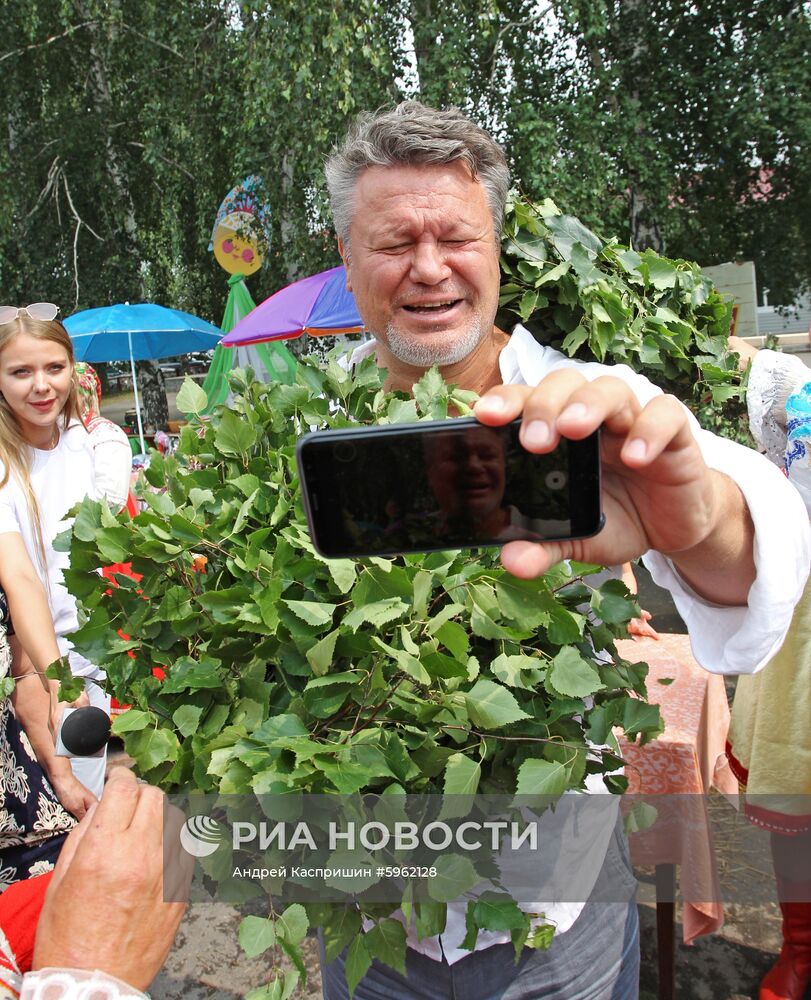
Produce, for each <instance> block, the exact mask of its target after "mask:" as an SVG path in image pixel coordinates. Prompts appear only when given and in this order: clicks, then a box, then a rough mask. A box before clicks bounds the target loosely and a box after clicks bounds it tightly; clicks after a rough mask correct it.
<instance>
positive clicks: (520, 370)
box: [352, 326, 811, 965]
mask: <svg viewBox="0 0 811 1000" xmlns="http://www.w3.org/2000/svg"><path fill="white" fill-rule="evenodd" d="M376 346H377V345H376V343H375V341H374V340H372V341H370V342H368V343H366V344H363V345H361V346H360V347H359V348H358V349H357V350H356V351H355V352H354V353H353V355H352V361H353V362H356V361H360V360H361V359H362V358H364V357H368V356H369V355H371V354H373V353H374V351H375V348H376ZM499 367H500V370H501V378H502V382H503V383H504V384H517V385H537V384H538V383H539V382H540V381H541V380H542V379H544V378H546V376H547V375H549V374H550V373H551V372H553V371H556V370H558V369H560V368H574V367H576V368H577V370H578V372H579V373H580V374H581V375H583V376H584V377H585V378H586V379H588V380H593V379H596V378H599V377H600V376H603V375H613V376H614V377H616V378H620V379H622V381H623V382H626V383H627V384H628V385H629V386H630V387H631V388H632V389H633V391H634V393H635V394H636V396H637V398H638V399H639V401H640V402H641V403H642V404H643V405H645V404H646V403H648V402H649V401H650V400H651V399H653V398H654V397H655V396H659V395H662V390H661V389H659V388H658V387H657V386H655V385H653V384H652V383H651V382H649V381H648V380H647V379H646V378H645V377H644V376H643V375H639V374H637V373H636V372H634V371H633V370H632V369H631V368H629V367H628V366H627V365H611V366H609V365H603V364H599V363H597V362H580V361H576V360H574V359H573V358H568V357H566V356H565V355H564V354H561V353H560V352H559V351H556V350H554V349H553V348H551V347H544V346H543V345H541V344H539V343H538V342H537V341H536V340H535V338H534V337H533V336H532V334H531V333H529V331H528V330H526V329H525V328H524V327H522V326H517V327H516V328H515V329H514V331H513V333H512V335H511V337H510V340H509V342H508V343H507V345H506V346H505V347H504V349H503V350H502V352H501V354H500V356H499ZM690 419H691V425H692V428H693V432H694V434H695V436H696V439H697V440H698V443H699V446H700V448H701V452H702V455H703V457H704V461H705V462H706V463H707V465H708V466H709V467H710V468H711V469H715V470H717V471H719V472H722V473H724V474H726V475H727V476H729V478H730V479H732V480H733V481H734V482H735V483H736V484H737V485H738V487H739V488H740V490H741V492H742V493H743V495H744V497H745V498H746V502H747V504H748V506H749V511H750V514H751V517H752V521H753V523H754V527H755V542H754V546H755V551H754V556H755V566H756V570H757V576H756V578H755V582H754V583H753V584H752V587H751V589H750V591H749V602H748V605H747V606H744V607H722V606H718V605H715V604H712V603H710V602H708V601H706V600H704V599H703V598H701V597H699V596H698V595H697V594H696V593H695V591H693V590H692V588H691V587H690V586H689V585H688V584H686V583H685V582H684V581H683V580H682V579H681V577H680V576H679V574H678V572H677V571H676V569H675V567H674V566H673V564H672V563H671V562H670V560H668V559H666V558H665V557H664V556H662V555H661V554H660V553H658V552H647V553H645V555H644V557H643V558H644V562H645V565H646V566H647V567H648V569H649V570H650V572H651V575H652V576H653V579H654V580H655V582H656V583H658V584H659V585H660V586H662V587H666V588H667V589H668V590H669V591H670V593H671V595H672V597H673V600H674V602H675V604H676V607H677V608H678V611H679V614H680V615H681V616H682V618H683V619H684V622H685V624H686V626H687V629H688V631H689V633H690V642H691V646H692V649H693V655H694V656H695V658H696V660H697V661H698V662H699V663H700V664H701V665H702V666H703V667H705V668H706V669H707V670H710V671H712V672H713V673H721V674H746V673H754V672H755V671H757V670H760V669H761V668H762V667H764V666H765V665H766V664H767V663H768V662H769V660H771V658H772V656H773V655H774V653H775V652H776V651H777V649H778V648H779V647H780V645H781V644H782V642H783V639H784V638H785V635H786V632H787V631H788V627H789V624H790V622H791V616H792V612H793V610H794V605H795V604H796V603H797V601H798V600H799V599H800V595H801V594H802V591H803V587H804V585H805V581H806V578H807V577H808V567H809V560H810V559H811V533H810V532H809V527H808V518H807V516H806V512H805V508H804V506H803V503H802V500H801V499H800V497H799V495H798V494H797V492H796V490H794V488H793V487H792V486H791V485H790V484H789V482H788V481H787V480H786V478H785V476H783V475H782V474H781V473H780V472H779V471H778V470H777V469H776V468H775V467H774V466H773V465H771V463H770V462H768V461H767V460H766V459H764V458H763V457H762V456H761V455H758V454H757V453H756V452H754V451H752V450H751V449H749V448H745V447H743V446H742V445H739V444H736V443H735V442H734V441H729V440H727V439H725V438H720V437H717V436H716V435H714V434H711V433H710V432H709V431H705V430H702V429H701V428H700V427H699V425H698V422H697V421H696V420H695V418H693V417H692V416H691V418H690ZM590 777H591V778H596V779H597V781H596V782H595V781H592V782H589V781H588V780H587V785H589V786H590V787H589V791H593V792H600V791H604V786H603V784H602V780H601V779H600V776H599V775H592V776H590ZM576 794H577V793H573V795H576ZM566 798H567V796H564V799H566ZM612 798H613V801H614V802H615V803H616V806H615V809H614V811H613V812H610V811H609V810H608V809H606V810H599V811H595V816H596V815H599V816H600V817H601V822H599V823H595V824H589V827H590V828H589V829H584V828H583V825H582V824H581V826H580V827H579V828H578V830H577V851H578V857H577V858H573V857H570V858H568V859H567V861H566V864H567V866H568V868H569V871H571V872H573V873H574V872H577V874H578V882H579V883H580V886H581V887H584V888H585V885H586V883H589V882H590V886H591V888H593V887H594V884H595V882H596V879H597V875H598V874H599V871H600V868H601V867H602V862H603V859H604V858H605V853H606V850H607V847H608V843H609V841H610V839H611V834H612V831H613V822H612V820H611V816H612V815H613V816H614V817H615V816H616V809H617V808H618V806H619V797H618V796H617V797H612ZM561 804H563V802H562V803H561ZM603 814H604V815H603ZM571 822H572V819H571V815H569V811H568V810H567V809H566V808H565V807H563V808H561V807H558V808H556V810H555V812H554V813H551V812H550V811H549V810H547V812H546V813H544V815H543V817H542V820H541V830H542V831H543V832H542V834H541V841H540V842H541V843H543V841H544V840H547V841H551V840H553V839H554V842H555V844H556V845H560V844H563V845H567V844H570V843H571V840H570V833H569V830H570V824H571ZM592 826H593V829H592V828H591V827H592ZM589 892H590V889H588V890H587V891H585V892H584V893H583V898H584V899H586V898H587V897H588V894H589ZM584 905H585V904H584V903H571V902H551V903H543V902H538V903H532V904H522V905H521V908H522V909H524V910H527V911H529V912H540V913H543V914H544V916H545V919H546V922H550V923H553V924H554V925H555V928H556V934H562V933H565V931H567V930H569V928H570V927H571V926H572V925H573V924H574V922H575V920H577V918H578V917H579V916H580V913H581V912H582V910H583V907H584ZM465 908H466V904H465V903H464V902H463V901H460V902H459V903H452V904H449V905H448V916H447V923H446V927H445V931H444V932H443V934H442V935H441V936H440V937H434V938H428V939H425V940H423V941H418V940H417V937H416V934H415V933H414V932H413V930H412V929H409V933H408V946H409V948H413V949H414V950H415V951H418V952H421V953H422V954H424V955H427V956H428V957H430V958H433V959H436V960H437V961H439V960H440V959H441V958H442V956H443V954H444V957H445V959H446V961H447V962H448V963H449V964H451V965H453V964H454V963H455V962H458V961H459V960H460V959H462V958H465V957H467V956H468V955H469V954H470V952H469V951H466V950H464V949H462V948H460V947H459V946H460V944H461V943H462V941H463V939H464V937H465V932H466V928H465ZM509 941H510V936H509V935H508V934H504V933H496V932H490V931H486V932H480V933H479V937H478V940H477V943H476V951H480V950H482V949H483V948H488V947H490V946H491V945H494V944H505V943H507V942H509Z"/></svg>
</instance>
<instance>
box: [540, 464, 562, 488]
mask: <svg viewBox="0 0 811 1000" xmlns="http://www.w3.org/2000/svg"><path fill="white" fill-rule="evenodd" d="M544 482H545V483H546V488H547V489H549V490H562V489H563V487H564V486H565V485H566V473H565V472H563V471H561V470H560V469H555V471H554V472H547V474H546V478H545V479H544Z"/></svg>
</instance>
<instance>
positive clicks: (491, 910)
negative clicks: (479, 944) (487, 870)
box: [473, 893, 526, 931]
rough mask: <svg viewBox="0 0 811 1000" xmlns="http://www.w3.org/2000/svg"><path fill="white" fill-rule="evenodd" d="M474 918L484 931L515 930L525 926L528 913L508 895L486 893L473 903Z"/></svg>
mask: <svg viewBox="0 0 811 1000" xmlns="http://www.w3.org/2000/svg"><path fill="white" fill-rule="evenodd" d="M473 920H474V922H475V924H476V926H477V927H478V928H479V929H480V930H483V931H513V930H518V929H519V928H521V927H523V926H524V924H525V923H526V915H525V914H524V912H523V911H522V910H521V909H520V908H519V907H518V904H517V903H515V902H514V900H512V899H510V898H509V897H508V896H504V895H500V894H499V895H497V894H495V893H484V895H483V896H482V897H481V898H480V899H478V900H477V901H476V902H475V903H474V904H473Z"/></svg>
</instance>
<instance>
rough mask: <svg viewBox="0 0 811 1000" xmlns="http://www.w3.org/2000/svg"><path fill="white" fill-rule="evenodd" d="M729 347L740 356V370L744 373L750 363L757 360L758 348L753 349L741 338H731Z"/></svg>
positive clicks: (728, 343)
mask: <svg viewBox="0 0 811 1000" xmlns="http://www.w3.org/2000/svg"><path fill="white" fill-rule="evenodd" d="M727 347H728V348H729V350H730V351H734V352H735V353H736V354H737V355H738V359H739V360H738V369H739V370H740V371H742V372H745V371H746V369H747V367H748V365H749V362H750V361H754V360H755V356H756V355H757V352H758V349H757V347H752V345H751V344H749V343H747V342H746V341H745V340H742V339H741V338H740V337H730V338H729V339H728V340H727Z"/></svg>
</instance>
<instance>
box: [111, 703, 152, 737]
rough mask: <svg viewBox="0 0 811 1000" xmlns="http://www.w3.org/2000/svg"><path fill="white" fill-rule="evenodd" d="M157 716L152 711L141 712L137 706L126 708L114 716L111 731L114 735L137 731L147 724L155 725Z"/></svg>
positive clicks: (144, 727)
mask: <svg viewBox="0 0 811 1000" xmlns="http://www.w3.org/2000/svg"><path fill="white" fill-rule="evenodd" d="M157 723H158V718H157V716H156V715H153V714H152V712H142V711H141V710H140V709H139V708H128V709H127V711H126V712H122V713H121V715H118V716H116V718H115V720H114V721H113V725H112V731H113V732H114V733H115V735H116V736H120V735H121V734H122V733H137V732H138V731H139V730H141V729H146V728H147V726H156V725H157Z"/></svg>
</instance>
